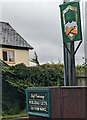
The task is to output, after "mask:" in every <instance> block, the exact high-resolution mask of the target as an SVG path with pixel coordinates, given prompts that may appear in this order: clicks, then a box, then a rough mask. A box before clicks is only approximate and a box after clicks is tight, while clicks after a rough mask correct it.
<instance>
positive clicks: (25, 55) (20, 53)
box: [0, 48, 29, 66]
mask: <svg viewBox="0 0 87 120" xmlns="http://www.w3.org/2000/svg"><path fill="white" fill-rule="evenodd" d="M3 50H13V51H14V59H15V63H10V64H9V63H7V64H8V65H10V66H12V65H16V64H20V63H24V64H25V65H26V66H29V50H20V49H10V48H0V59H1V60H3V56H2V51H3Z"/></svg>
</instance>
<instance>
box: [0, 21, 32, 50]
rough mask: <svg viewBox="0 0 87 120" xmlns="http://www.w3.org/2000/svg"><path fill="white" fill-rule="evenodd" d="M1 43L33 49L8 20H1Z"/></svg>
mask: <svg viewBox="0 0 87 120" xmlns="http://www.w3.org/2000/svg"><path fill="white" fill-rule="evenodd" d="M0 45H3V46H4V45H5V46H12V47H21V48H27V49H33V47H32V46H31V45H30V44H28V42H27V41H25V40H24V39H23V38H22V37H21V36H20V35H19V34H18V33H17V32H16V31H15V30H14V29H13V27H12V26H11V25H10V24H9V23H6V22H0Z"/></svg>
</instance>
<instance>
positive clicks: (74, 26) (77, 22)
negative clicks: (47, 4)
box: [60, 2, 82, 43]
mask: <svg viewBox="0 0 87 120" xmlns="http://www.w3.org/2000/svg"><path fill="white" fill-rule="evenodd" d="M60 11H61V26H62V34H63V42H64V43H67V42H72V41H78V40H82V32H81V17H80V5H79V2H68V3H64V4H62V5H60Z"/></svg>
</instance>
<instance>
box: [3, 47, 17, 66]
mask: <svg viewBox="0 0 87 120" xmlns="http://www.w3.org/2000/svg"><path fill="white" fill-rule="evenodd" d="M3 52H7V61H5V60H4V59H3ZM10 52H12V53H13V59H14V60H13V61H10V60H9V58H10V54H9V53H10ZM2 59H3V61H4V62H6V63H9V64H14V63H15V51H14V50H7V49H3V50H2Z"/></svg>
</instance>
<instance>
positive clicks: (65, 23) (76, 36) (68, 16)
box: [60, 1, 82, 86]
mask: <svg viewBox="0 0 87 120" xmlns="http://www.w3.org/2000/svg"><path fill="white" fill-rule="evenodd" d="M64 2H65V1H64ZM60 10H61V25H62V34H63V44H64V66H65V72H64V73H65V79H64V83H65V85H72V86H75V85H76V78H75V53H76V52H77V50H78V48H79V46H80V44H81V43H82V32H81V19H80V6H79V2H69V1H68V2H67V3H64V4H62V5H60ZM75 41H80V42H79V44H78V46H77V48H76V50H75V49H74V42H75ZM68 63H69V64H68ZM67 83H68V84H67Z"/></svg>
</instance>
